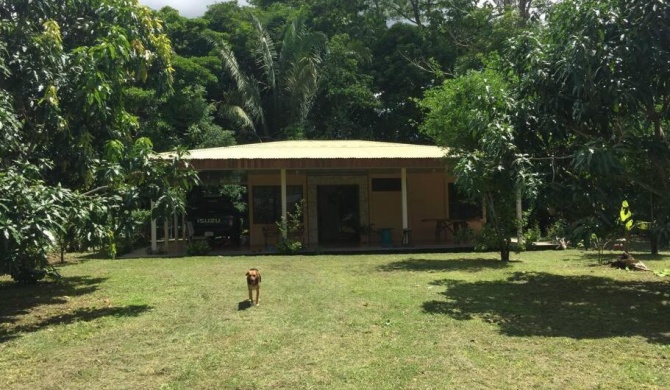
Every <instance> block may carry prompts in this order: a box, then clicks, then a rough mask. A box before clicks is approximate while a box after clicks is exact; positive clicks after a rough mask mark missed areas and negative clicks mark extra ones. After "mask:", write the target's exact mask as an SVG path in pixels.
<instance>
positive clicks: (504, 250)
mask: <svg viewBox="0 0 670 390" xmlns="http://www.w3.org/2000/svg"><path fill="white" fill-rule="evenodd" d="M500 260H501V261H503V262H505V263H507V262H509V245H506V244H503V245H502V246H501V247H500Z"/></svg>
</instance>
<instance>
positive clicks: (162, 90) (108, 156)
mask: <svg viewBox="0 0 670 390" xmlns="http://www.w3.org/2000/svg"><path fill="white" fill-rule="evenodd" d="M0 42H2V44H0V46H2V47H1V49H3V50H0V74H2V77H1V78H0V102H2V103H1V104H0V121H1V122H0V126H1V127H2V128H3V129H7V131H3V132H2V134H1V135H0V151H2V160H0V186H1V187H2V191H1V192H0V268H2V271H4V272H10V273H12V274H13V275H14V271H13V270H17V269H18V270H25V271H26V272H25V273H24V272H22V271H21V272H19V274H17V275H20V274H24V275H28V277H29V279H34V275H33V273H32V271H34V269H35V268H41V267H44V266H45V265H46V257H45V254H46V251H47V250H48V249H49V248H50V245H51V244H53V239H54V237H56V236H58V235H61V234H64V233H65V230H66V228H67V226H66V225H67V224H68V223H70V222H74V221H69V218H70V217H72V218H78V217H79V216H82V212H84V211H85V210H90V209H91V208H93V209H95V210H97V211H98V212H101V213H106V210H109V208H110V207H113V208H115V209H116V210H117V211H116V212H114V213H112V214H115V215H117V216H119V218H116V219H115V222H113V223H110V224H107V225H106V226H104V227H102V228H101V229H98V228H96V231H97V232H100V231H101V230H102V231H103V233H102V234H101V236H99V237H98V238H99V239H100V240H102V239H104V238H108V239H109V243H108V244H109V245H108V247H109V248H111V249H113V248H114V245H115V236H116V234H117V233H118V229H119V226H120V223H119V221H120V219H122V218H124V216H127V215H128V214H129V213H130V208H132V207H137V206H138V205H139V204H140V203H141V201H142V197H143V196H147V197H151V198H153V199H156V200H157V201H158V203H159V207H158V208H157V210H161V211H162V212H163V213H166V212H167V210H169V209H172V210H174V209H175V208H180V207H182V202H181V199H182V198H183V191H182V189H183V188H184V187H188V185H189V184H190V183H191V182H193V176H192V172H190V171H180V170H177V169H176V168H177V167H178V166H182V164H181V161H180V159H179V158H175V159H174V160H171V161H156V160H154V159H152V158H151V157H152V151H151V143H150V141H148V140H145V139H140V140H136V139H135V134H136V133H135V131H136V129H137V124H138V121H137V118H136V117H134V116H132V115H130V114H129V113H128V112H127V111H126V109H125V102H124V98H123V94H122V92H123V91H124V89H126V88H128V87H129V86H132V85H137V84H141V83H146V82H151V83H152V84H153V85H154V86H155V88H156V91H157V92H158V93H159V94H168V93H169V92H170V91H171V86H172V73H173V69H172V67H171V48H170V42H169V40H168V39H167V37H166V36H165V35H164V34H162V33H161V25H160V23H159V21H158V20H157V19H155V18H154V17H153V16H152V13H151V11H150V10H149V9H148V8H146V7H142V6H139V5H138V3H137V1H136V0H80V1H72V2H53V1H46V0H37V1H36V0H18V1H14V0H12V1H6V0H0ZM112 146H113V147H112ZM131 150H132V151H134V152H130V151H131ZM111 151H115V152H113V153H112V152H111ZM121 161H127V162H133V161H134V162H133V163H130V165H129V167H130V169H126V170H120V169H118V168H119V167H120V166H121V165H120V162H121ZM151 175H157V176H155V177H153V178H152V177H148V176H151ZM161 176H163V178H164V179H161ZM167 178H170V180H169V181H168V180H167ZM22 196H23V197H22ZM128 200H132V202H128ZM89 206H90V207H89ZM110 213H111V212H110ZM86 217H92V214H88V215H87V216H86ZM66 218H67V219H68V220H67V221H66ZM96 226H98V227H100V225H96ZM87 233H91V234H93V233H95V232H93V231H88V232H87ZM103 236H104V237H103ZM101 243H102V242H100V241H98V244H101Z"/></svg>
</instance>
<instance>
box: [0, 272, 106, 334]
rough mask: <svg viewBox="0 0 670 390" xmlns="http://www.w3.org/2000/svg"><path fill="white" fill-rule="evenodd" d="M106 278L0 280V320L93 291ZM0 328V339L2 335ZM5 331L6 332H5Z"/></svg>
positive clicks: (16, 317)
mask: <svg viewBox="0 0 670 390" xmlns="http://www.w3.org/2000/svg"><path fill="white" fill-rule="evenodd" d="M105 280H106V278H89V277H64V278H62V279H60V281H58V282H40V283H37V284H34V285H19V284H17V283H15V282H10V281H6V282H0V302H2V305H0V324H3V328H4V325H5V324H14V323H16V322H17V321H18V320H19V318H20V317H21V316H24V315H28V314H29V313H30V311H31V310H32V309H33V308H35V307H37V306H43V305H58V304H63V303H66V302H67V299H68V297H75V296H81V295H86V294H90V293H93V292H94V291H96V290H97V289H98V285H99V284H100V283H102V282H104V281H105ZM2 332H3V329H0V341H2V339H3V338H5V337H4V336H6V334H5V335H2ZM4 333H7V332H4Z"/></svg>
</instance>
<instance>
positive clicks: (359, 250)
mask: <svg viewBox="0 0 670 390" xmlns="http://www.w3.org/2000/svg"><path fill="white" fill-rule="evenodd" d="M188 244H189V242H188V240H184V239H181V238H179V239H176V240H175V239H171V240H169V242H168V246H167V250H165V249H164V248H165V242H164V240H159V241H158V247H159V250H158V251H157V252H155V253H151V247H143V248H140V249H137V250H135V251H132V252H131V253H128V254H125V255H123V256H120V258H124V259H132V258H141V257H185V256H187V253H186V248H187V246H188ZM473 250H474V245H473V244H471V243H463V244H461V243H455V242H443V243H434V242H432V243H431V242H423V243H417V244H412V245H402V244H400V243H395V244H392V245H390V246H389V245H386V244H382V243H381V242H372V243H360V244H350V245H340V244H338V245H328V244H325V245H315V244H312V245H307V246H306V247H305V248H303V249H302V250H300V251H298V252H297V253H296V254H295V255H306V256H309V255H321V254H340V255H347V254H351V255H354V254H385V253H386V254H393V253H442V252H445V253H447V252H470V251H473ZM281 254H282V253H281V252H279V251H278V250H277V249H276V248H275V247H268V248H264V247H262V246H260V247H248V246H242V247H241V246H229V247H222V246H218V247H216V246H215V247H214V248H212V250H211V251H210V252H209V253H207V254H206V255H203V256H220V257H227V256H274V255H281Z"/></svg>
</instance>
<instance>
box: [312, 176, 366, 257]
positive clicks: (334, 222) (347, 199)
mask: <svg viewBox="0 0 670 390" xmlns="http://www.w3.org/2000/svg"><path fill="white" fill-rule="evenodd" d="M316 192H317V211H316V214H317V219H318V229H319V243H320V244H357V243H358V242H359V241H360V236H359V226H360V220H359V208H358V185H320V186H317V187H316Z"/></svg>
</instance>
